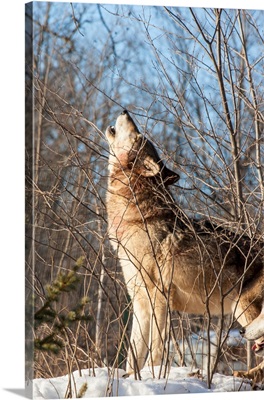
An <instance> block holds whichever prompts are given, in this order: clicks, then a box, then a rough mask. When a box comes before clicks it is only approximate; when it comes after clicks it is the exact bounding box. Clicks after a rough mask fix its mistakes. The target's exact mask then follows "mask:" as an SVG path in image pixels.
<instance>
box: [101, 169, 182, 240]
mask: <svg viewBox="0 0 264 400" xmlns="http://www.w3.org/2000/svg"><path fill="white" fill-rule="evenodd" d="M107 212H108V224H109V230H110V232H111V233H112V234H114V235H115V236H117V238H118V239H119V240H120V239H121V236H122V234H123V232H124V230H125V229H127V228H128V227H129V225H130V224H136V225H142V224H143V225H144V224H145V223H148V222H151V221H153V219H155V218H160V217H162V218H165V219H166V220H169V219H173V218H174V217H175V216H174V214H173V212H172V211H171V210H170V209H169V207H168V204H166V197H165V196H164V193H163V192H161V191H160V190H159V188H158V185H157V184H155V182H153V184H152V182H151V184H150V181H149V178H145V177H142V176H139V175H137V174H134V173H132V172H131V170H121V171H120V170H119V171H115V173H112V174H111V176H110V177H109V182H108V192H107Z"/></svg>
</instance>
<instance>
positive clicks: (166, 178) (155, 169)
mask: <svg viewBox="0 0 264 400" xmlns="http://www.w3.org/2000/svg"><path fill="white" fill-rule="evenodd" d="M137 173H138V174H139V175H142V176H145V177H152V176H156V175H158V174H159V173H160V174H161V177H162V180H163V182H164V184H165V186H169V185H172V184H173V183H175V182H177V181H178V180H179V179H180V176H179V175H178V174H177V173H176V172H173V171H171V170H170V169H169V168H167V167H165V165H164V164H163V163H162V162H161V161H160V162H159V163H157V162H156V161H154V159H153V158H152V157H150V156H147V157H145V159H144V161H143V164H142V165H141V166H140V167H138V168H137Z"/></svg>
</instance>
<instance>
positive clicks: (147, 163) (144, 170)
mask: <svg viewBox="0 0 264 400" xmlns="http://www.w3.org/2000/svg"><path fill="white" fill-rule="evenodd" d="M159 172H160V165H159V164H157V163H156V162H155V161H154V160H153V158H152V157H150V156H146V157H145V159H144V161H143V164H142V165H141V166H140V167H139V169H138V173H139V174H140V175H143V176H146V177H151V176H155V175H157V174H158V173H159Z"/></svg>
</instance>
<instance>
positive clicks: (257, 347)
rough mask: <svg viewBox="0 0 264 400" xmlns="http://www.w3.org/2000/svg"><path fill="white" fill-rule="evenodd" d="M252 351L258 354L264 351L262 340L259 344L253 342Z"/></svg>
mask: <svg viewBox="0 0 264 400" xmlns="http://www.w3.org/2000/svg"><path fill="white" fill-rule="evenodd" d="M252 350H253V351H254V352H255V353H259V352H261V351H263V350H264V339H263V340H262V342H260V343H257V342H255V343H254V345H253V346H252Z"/></svg>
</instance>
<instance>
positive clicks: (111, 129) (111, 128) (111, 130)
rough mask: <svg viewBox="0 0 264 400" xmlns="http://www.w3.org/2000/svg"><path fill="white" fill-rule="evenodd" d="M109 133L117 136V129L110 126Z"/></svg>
mask: <svg viewBox="0 0 264 400" xmlns="http://www.w3.org/2000/svg"><path fill="white" fill-rule="evenodd" d="M108 132H109V133H111V135H113V136H115V133H116V131H115V127H114V126H109V128H108Z"/></svg>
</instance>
